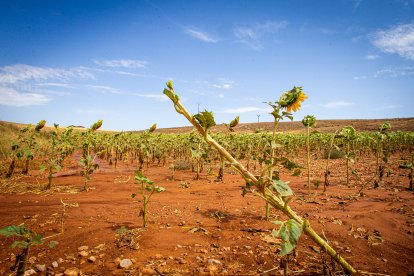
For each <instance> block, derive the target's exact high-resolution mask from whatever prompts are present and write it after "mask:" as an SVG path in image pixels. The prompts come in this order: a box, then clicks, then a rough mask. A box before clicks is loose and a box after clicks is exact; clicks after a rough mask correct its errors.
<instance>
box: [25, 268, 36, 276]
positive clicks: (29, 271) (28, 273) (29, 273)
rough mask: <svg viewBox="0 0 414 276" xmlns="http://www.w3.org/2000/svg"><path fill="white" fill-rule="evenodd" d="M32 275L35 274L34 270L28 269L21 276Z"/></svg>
mask: <svg viewBox="0 0 414 276" xmlns="http://www.w3.org/2000/svg"><path fill="white" fill-rule="evenodd" d="M33 274H36V271H35V270H34V269H29V270H26V271H25V272H24V274H23V276H30V275H33Z"/></svg>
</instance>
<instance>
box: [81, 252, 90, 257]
mask: <svg viewBox="0 0 414 276" xmlns="http://www.w3.org/2000/svg"><path fill="white" fill-rule="evenodd" d="M88 255H89V253H88V252H86V251H81V252H79V256H82V257H87V256H88Z"/></svg>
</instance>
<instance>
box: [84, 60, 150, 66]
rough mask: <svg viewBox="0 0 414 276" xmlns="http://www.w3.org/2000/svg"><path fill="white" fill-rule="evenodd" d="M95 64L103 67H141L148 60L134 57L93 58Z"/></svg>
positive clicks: (145, 64)
mask: <svg viewBox="0 0 414 276" xmlns="http://www.w3.org/2000/svg"><path fill="white" fill-rule="evenodd" d="M92 61H93V62H94V63H95V64H96V65H99V66H104V67H123V68H143V67H145V66H147V64H148V62H147V61H144V60H136V59H101V60H99V59H93V60H92Z"/></svg>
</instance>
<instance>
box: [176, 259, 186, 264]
mask: <svg viewBox="0 0 414 276" xmlns="http://www.w3.org/2000/svg"><path fill="white" fill-rule="evenodd" d="M178 262H179V263H180V264H186V263H187V261H186V260H184V259H181V258H180V260H179V261H178Z"/></svg>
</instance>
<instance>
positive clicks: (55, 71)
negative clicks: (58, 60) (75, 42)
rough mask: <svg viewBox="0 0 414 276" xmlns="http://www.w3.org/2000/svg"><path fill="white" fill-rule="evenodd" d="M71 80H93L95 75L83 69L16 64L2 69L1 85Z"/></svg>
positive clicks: (0, 74) (0, 72)
mask: <svg viewBox="0 0 414 276" xmlns="http://www.w3.org/2000/svg"><path fill="white" fill-rule="evenodd" d="M70 78H85V79H86V78H87V79H93V78H94V75H92V74H91V73H90V72H88V71H86V70H83V69H82V68H71V69H60V68H50V67H36V66H31V65H27V64H14V65H8V66H4V67H1V68H0V84H3V85H5V84H14V83H17V82H24V81H46V80H51V79H52V80H53V79H54V80H67V79H70Z"/></svg>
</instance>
